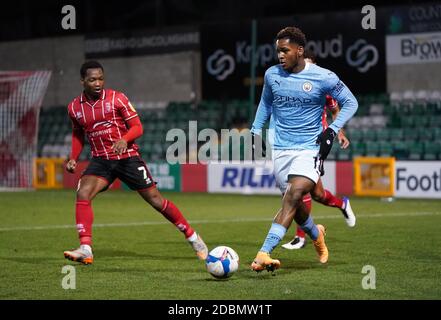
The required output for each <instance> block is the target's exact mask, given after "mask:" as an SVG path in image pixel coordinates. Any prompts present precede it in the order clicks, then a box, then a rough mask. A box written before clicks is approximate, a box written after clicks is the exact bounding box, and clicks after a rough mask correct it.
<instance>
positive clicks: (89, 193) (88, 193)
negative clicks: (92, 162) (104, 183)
mask: <svg viewBox="0 0 441 320" xmlns="http://www.w3.org/2000/svg"><path fill="white" fill-rule="evenodd" d="M93 197H94V194H93V189H92V188H88V187H81V188H80V189H78V191H77V200H87V201H90V200H92V199H93Z"/></svg>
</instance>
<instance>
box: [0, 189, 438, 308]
mask: <svg viewBox="0 0 441 320" xmlns="http://www.w3.org/2000/svg"><path fill="white" fill-rule="evenodd" d="M164 195H165V196H166V197H167V198H168V199H170V200H172V201H174V202H175V203H176V205H177V206H178V207H179V208H181V210H182V211H183V212H184V214H185V216H186V217H187V219H188V220H189V221H190V222H191V223H192V226H193V227H194V228H195V229H196V230H197V231H198V232H200V234H201V235H202V236H203V238H204V240H205V241H206V243H207V245H208V246H209V248H210V249H212V248H214V247H215V246H218V245H227V246H230V247H232V248H233V249H235V250H236V251H237V252H238V254H239V256H240V268H239V271H238V272H237V273H236V274H234V275H233V276H232V277H231V278H230V279H228V280H216V279H214V278H213V277H212V276H211V275H210V274H208V272H207V271H206V270H205V265H204V263H203V262H201V261H199V260H197V258H196V256H195V255H194V253H193V251H192V250H191V247H190V246H189V245H188V244H187V243H186V241H185V240H184V237H183V235H182V234H181V233H180V232H178V231H177V230H176V229H175V227H174V226H172V225H171V224H170V223H168V221H166V220H165V219H164V218H163V217H162V216H161V215H160V214H158V213H157V212H155V211H154V210H153V209H152V208H150V207H149V206H148V205H147V204H146V203H144V202H143V201H142V199H141V198H140V197H139V196H138V195H137V194H136V193H133V192H127V191H126V192H125V191H108V192H105V193H103V194H100V195H98V197H97V198H96V199H95V200H94V202H93V208H94V213H95V227H94V256H95V262H94V264H93V265H90V266H85V265H79V264H76V263H74V262H71V261H68V260H66V259H64V257H63V251H64V250H67V249H72V248H75V247H77V246H78V240H77V235H76V230H75V227H74V221H75V214H74V202H75V192H74V191H69V190H64V191H38V192H16V193H0V204H1V205H0V261H1V268H0V299H147V300H150V299H177V300H184V299H197V300H208V299H232V300H236V299H245V300H248V299H253V300H255V299H265V300H273V299H274V300H282V299H283V300H292V299H314V300H315V299H363V300H364V299H440V298H441V269H440V261H441V249H440V245H441V232H440V226H441V201H439V200H396V201H393V202H385V201H381V200H380V199H376V198H352V200H351V204H352V207H353V209H354V211H355V213H356V215H357V218H358V219H357V226H356V227H355V228H353V229H350V228H348V227H347V226H346V224H345V222H344V219H343V218H342V216H341V213H340V211H339V210H337V209H334V208H327V207H324V206H322V205H320V204H318V203H313V216H314V217H315V222H316V223H322V224H324V225H325V226H326V227H327V232H328V235H327V238H326V240H327V244H328V248H329V252H330V258H329V262H328V264H327V265H320V264H319V262H318V261H317V257H316V253H315V251H314V249H313V246H312V244H311V242H309V243H308V244H307V246H306V247H305V248H304V249H302V250H295V251H288V250H285V249H283V248H281V247H280V246H279V247H277V248H276V249H275V250H274V252H273V254H272V256H273V257H275V258H278V259H280V260H281V262H282V267H281V269H280V270H277V272H276V273H275V274H274V275H273V274H271V273H268V272H266V271H265V272H262V273H259V274H257V273H254V272H252V271H251V270H250V268H249V266H250V263H251V261H252V260H253V258H254V256H255V254H256V253H257V251H258V249H259V248H260V246H261V245H262V242H263V240H264V238H265V236H266V234H267V231H268V229H269V227H270V223H271V220H272V217H273V216H274V214H275V212H276V210H277V209H278V207H279V205H280V197H277V196H245V195H216V194H179V193H164ZM292 234H293V228H292V227H291V229H290V230H289V231H288V233H287V235H286V237H285V239H284V240H283V243H284V242H286V241H288V240H289V239H290V238H291V237H292ZM66 265H71V266H74V267H75V269H74V270H75V278H76V279H75V280H76V281H75V283H76V288H75V289H68V290H65V289H63V287H62V281H63V277H65V276H66V275H67V274H65V273H62V269H63V267H64V266H66ZM366 265H370V266H373V267H374V268H375V289H363V287H362V282H363V277H365V276H367V275H368V274H366V273H362V269H363V267H364V266H366ZM70 275H72V274H70ZM369 275H370V276H373V274H372V272H370V273H369ZM369 283H370V284H372V281H371V282H369Z"/></svg>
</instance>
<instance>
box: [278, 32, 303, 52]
mask: <svg viewBox="0 0 441 320" xmlns="http://www.w3.org/2000/svg"><path fill="white" fill-rule="evenodd" d="M276 39H277V40H280V39H289V41H292V42H295V43H297V44H298V45H299V46H302V47H304V46H305V44H306V37H305V34H304V33H303V32H302V30H300V29H299V28H296V27H286V28H284V29H282V30H280V31H279V33H278V34H277V37H276Z"/></svg>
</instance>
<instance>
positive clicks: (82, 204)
mask: <svg viewBox="0 0 441 320" xmlns="http://www.w3.org/2000/svg"><path fill="white" fill-rule="evenodd" d="M75 218H76V222H77V231H78V236H79V238H80V244H81V245H89V246H91V245H92V223H93V211H92V206H91V202H90V201H88V200H77V203H76V205H75Z"/></svg>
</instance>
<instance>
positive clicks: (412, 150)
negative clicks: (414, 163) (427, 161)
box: [408, 141, 424, 160]
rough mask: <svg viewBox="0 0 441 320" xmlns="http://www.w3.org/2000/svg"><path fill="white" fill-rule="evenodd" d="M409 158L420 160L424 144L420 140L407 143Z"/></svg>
mask: <svg viewBox="0 0 441 320" xmlns="http://www.w3.org/2000/svg"><path fill="white" fill-rule="evenodd" d="M408 149H409V160H420V159H421V157H422V156H423V154H424V146H423V144H422V143H420V142H415V141H413V142H410V143H409V144H408Z"/></svg>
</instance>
